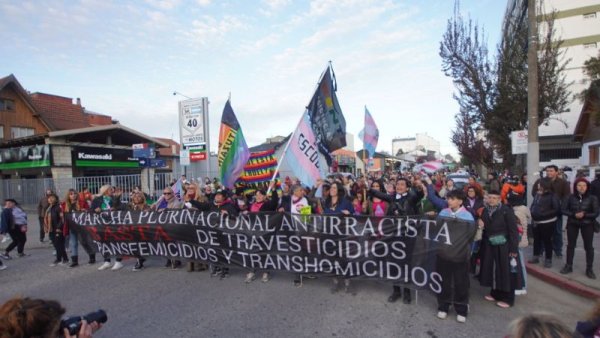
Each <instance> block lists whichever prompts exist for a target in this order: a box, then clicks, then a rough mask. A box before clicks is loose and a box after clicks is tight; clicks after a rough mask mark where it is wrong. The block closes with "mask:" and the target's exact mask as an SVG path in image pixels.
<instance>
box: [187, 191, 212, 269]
mask: <svg viewBox="0 0 600 338" xmlns="http://www.w3.org/2000/svg"><path fill="white" fill-rule="evenodd" d="M183 207H184V209H197V210H200V211H208V210H209V209H210V206H209V204H208V199H207V198H206V196H204V195H202V193H201V192H200V188H199V187H198V184H196V183H190V184H189V185H188V187H187V189H186V191H185V195H184V196H183ZM206 269H207V266H206V263H204V262H201V261H189V262H188V266H187V271H188V272H193V271H195V270H197V271H205V270H206Z"/></svg>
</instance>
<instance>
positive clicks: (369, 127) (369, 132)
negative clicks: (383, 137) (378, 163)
mask: <svg viewBox="0 0 600 338" xmlns="http://www.w3.org/2000/svg"><path fill="white" fill-rule="evenodd" d="M358 137H359V138H360V139H361V140H362V141H363V149H364V150H365V151H366V152H367V153H368V154H369V158H372V157H373V155H375V149H376V148H377V142H378V141H379V129H377V125H376V124H375V120H373V116H371V113H369V110H368V109H367V107H366V106H365V128H364V129H363V130H361V132H360V133H359V134H358Z"/></svg>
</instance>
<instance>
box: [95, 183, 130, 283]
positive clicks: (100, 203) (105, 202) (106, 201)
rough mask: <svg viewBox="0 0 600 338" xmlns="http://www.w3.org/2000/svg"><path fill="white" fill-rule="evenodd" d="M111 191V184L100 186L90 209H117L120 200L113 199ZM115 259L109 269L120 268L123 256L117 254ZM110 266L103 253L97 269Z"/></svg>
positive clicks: (98, 210)
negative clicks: (101, 261) (102, 259)
mask: <svg viewBox="0 0 600 338" xmlns="http://www.w3.org/2000/svg"><path fill="white" fill-rule="evenodd" d="M113 193H114V189H113V187H112V186H111V185H109V184H105V185H103V186H101V187H100V192H99V194H98V196H96V197H95V198H94V199H93V200H92V205H91V206H90V211H92V212H95V213H100V212H103V211H114V210H117V209H118V206H119V203H120V201H116V200H115V198H114V196H113ZM115 260H116V262H115V265H113V267H112V268H111V270H120V269H122V268H123V263H121V261H122V260H123V258H122V257H119V256H117V257H116V259H115ZM110 266H111V263H110V255H108V254H105V255H104V263H102V265H100V267H99V268H98V270H100V271H102V270H106V269H108V268H110Z"/></svg>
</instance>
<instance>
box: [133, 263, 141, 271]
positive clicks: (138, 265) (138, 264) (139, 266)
mask: <svg viewBox="0 0 600 338" xmlns="http://www.w3.org/2000/svg"><path fill="white" fill-rule="evenodd" d="M143 269H144V265H143V264H140V262H137V263H135V266H134V267H133V269H131V271H141V270H143Z"/></svg>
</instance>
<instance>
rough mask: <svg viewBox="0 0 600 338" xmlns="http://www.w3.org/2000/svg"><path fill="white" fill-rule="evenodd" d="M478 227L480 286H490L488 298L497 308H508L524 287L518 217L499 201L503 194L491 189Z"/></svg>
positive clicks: (486, 297)
mask: <svg viewBox="0 0 600 338" xmlns="http://www.w3.org/2000/svg"><path fill="white" fill-rule="evenodd" d="M478 225H479V227H480V228H483V233H482V238H481V249H480V252H481V272H480V273H479V282H480V284H481V286H484V287H491V288H492V289H491V291H490V293H489V294H488V295H486V296H485V299H486V300H488V301H490V302H495V303H496V305H497V306H498V307H501V308H509V307H511V306H513V305H514V302H515V290H516V289H520V288H521V285H520V284H521V281H520V280H519V279H520V275H519V273H518V271H519V264H520V261H519V259H518V258H519V257H518V256H519V250H518V246H519V237H518V230H517V218H516V217H515V213H514V212H513V211H512V209H511V208H509V207H508V206H507V205H504V204H502V203H501V202H500V192H499V191H498V190H490V191H489V192H488V195H487V200H486V204H485V208H484V210H483V212H482V215H481V218H480V219H479V220H478Z"/></svg>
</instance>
